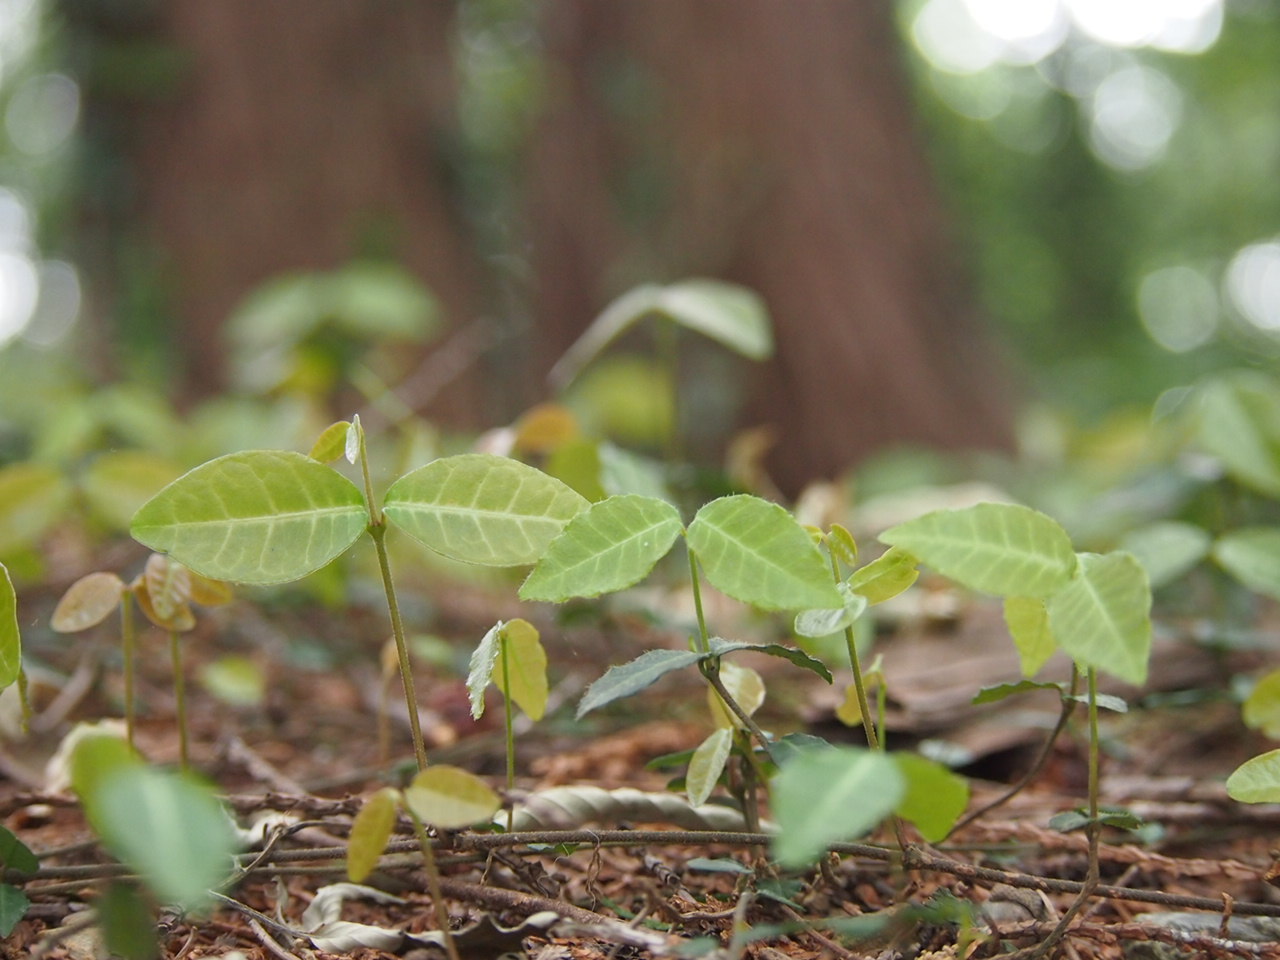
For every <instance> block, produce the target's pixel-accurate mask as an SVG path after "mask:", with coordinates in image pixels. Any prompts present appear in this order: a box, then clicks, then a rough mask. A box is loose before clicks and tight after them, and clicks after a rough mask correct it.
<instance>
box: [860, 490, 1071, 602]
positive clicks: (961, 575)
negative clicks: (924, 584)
mask: <svg viewBox="0 0 1280 960" xmlns="http://www.w3.org/2000/svg"><path fill="white" fill-rule="evenodd" d="M880 539H881V541H883V542H884V543H887V544H890V545H891V546H896V547H901V548H902V549H904V550H906V551H907V552H908V553H910V554H912V555H913V556H915V557H918V558H919V559H920V562H922V563H925V564H928V565H929V566H931V567H933V569H935V570H937V571H938V572H939V573H941V574H943V575H944V576H947V577H950V578H951V579H952V580H955V581H956V582H958V583H961V584H963V585H964V586H966V587H969V588H970V589H972V590H980V591H983V592H984V593H994V594H996V595H997V596H1014V597H1047V596H1048V595H1049V594H1051V593H1053V592H1054V591H1055V590H1058V589H1060V588H1061V587H1063V586H1065V585H1066V583H1067V581H1068V580H1070V579H1071V575H1072V573H1073V572H1074V571H1075V566H1076V556H1075V552H1074V550H1073V548H1072V546H1071V538H1070V537H1068V536H1067V533H1066V531H1065V530H1063V529H1062V527H1061V526H1059V525H1058V523H1057V522H1056V521H1054V520H1052V519H1050V518H1049V517H1047V516H1045V515H1044V514H1043V513H1038V512H1037V511H1035V510H1032V509H1030V508H1029V507H1023V506H1020V505H1018V504H1012V503H979V504H976V505H974V506H972V507H966V508H964V509H961V510H936V511H934V512H933V513H926V514H925V515H924V516H922V517H917V518H916V519H914V520H908V521H907V522H906V523H900V524H898V525H897V526H896V527H891V528H890V529H888V530H886V531H885V532H884V533H882V534H881V535H880Z"/></svg>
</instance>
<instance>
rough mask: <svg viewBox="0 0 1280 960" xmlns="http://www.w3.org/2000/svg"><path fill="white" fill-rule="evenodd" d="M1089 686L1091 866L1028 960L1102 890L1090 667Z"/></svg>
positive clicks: (1094, 683)
mask: <svg viewBox="0 0 1280 960" xmlns="http://www.w3.org/2000/svg"><path fill="white" fill-rule="evenodd" d="M1085 676H1086V678H1087V683H1088V692H1089V823H1088V824H1087V825H1086V827H1085V831H1086V835H1087V836H1088V838H1089V866H1088V869H1087V870H1086V872H1085V876H1084V883H1082V884H1081V885H1080V892H1079V893H1077V894H1076V898H1075V900H1073V901H1072V902H1071V906H1069V907H1068V908H1067V910H1066V912H1065V913H1063V915H1062V919H1061V920H1059V921H1058V925H1057V926H1055V927H1054V928H1053V930H1052V931H1051V932H1050V933H1049V935H1048V936H1047V937H1045V939H1044V940H1043V942H1041V943H1040V944H1039V945H1038V946H1037V947H1036V948H1035V950H1034V951H1033V952H1032V953H1030V954H1028V960H1034V958H1038V957H1047V956H1050V955H1051V952H1052V951H1053V949H1054V948H1055V947H1057V945H1058V943H1059V942H1061V940H1062V938H1063V937H1064V936H1066V934H1067V928H1068V927H1070V926H1071V922H1072V921H1073V920H1075V918H1076V916H1077V915H1078V914H1079V913H1080V911H1081V910H1082V909H1083V908H1084V905H1085V903H1086V902H1087V901H1088V900H1089V898H1090V897H1091V896H1093V894H1094V891H1095V890H1097V889H1098V880H1099V876H1100V871H1099V869H1098V836H1099V834H1100V832H1101V830H1102V824H1100V823H1099V822H1098V762H1099V749H1098V671H1097V668H1095V667H1088V668H1087V672H1086V674H1085Z"/></svg>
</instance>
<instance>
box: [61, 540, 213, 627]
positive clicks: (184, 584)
mask: <svg viewBox="0 0 1280 960" xmlns="http://www.w3.org/2000/svg"><path fill="white" fill-rule="evenodd" d="M127 594H132V595H133V597H134V598H135V599H136V600H137V601H138V606H139V607H141V608H142V612H143V614H145V615H146V617H147V619H148V620H150V621H151V622H152V623H154V624H155V625H156V626H158V627H161V628H162V629H165V630H173V631H176V632H184V631H187V630H191V629H192V628H193V627H195V624H196V619H195V614H194V613H193V612H192V610H191V604H192V603H197V604H200V605H201V606H206V607H212V606H218V605H221V604H224V603H229V602H230V600H231V589H230V587H228V586H227V585H226V584H225V583H222V582H221V581H218V580H210V579H209V578H207V577H202V576H200V575H199V574H196V573H192V572H191V571H190V570H188V569H187V568H186V567H184V566H183V565H182V564H180V563H178V562H177V561H176V560H173V559H172V558H170V557H167V556H165V555H164V554H160V553H153V554H152V555H151V556H150V557H148V558H147V563H146V567H145V568H144V569H143V572H142V574H141V576H139V577H136V578H135V579H134V581H133V583H131V584H129V585H126V584H125V582H124V581H123V580H121V579H120V578H119V577H118V576H116V575H115V574H114V573H108V572H102V571H99V572H96V573H90V574H87V575H86V576H83V577H81V578H80V579H79V580H77V581H76V582H75V583H73V584H72V585H71V586H70V587H68V588H67V592H66V593H64V594H63V595H62V598H61V599H60V600H59V601H58V605H57V606H56V607H55V608H54V611H53V617H52V619H51V621H50V624H51V626H52V627H53V629H54V630H56V631H58V632H59V633H78V632H80V631H81V630H87V629H89V628H90V627H93V626H97V625H98V624H99V623H101V622H102V621H103V620H105V619H106V618H107V617H108V616H110V614H111V612H112V611H113V610H116V609H117V608H119V606H120V604H121V603H122V602H123V601H124V599H125V597H126V595H127Z"/></svg>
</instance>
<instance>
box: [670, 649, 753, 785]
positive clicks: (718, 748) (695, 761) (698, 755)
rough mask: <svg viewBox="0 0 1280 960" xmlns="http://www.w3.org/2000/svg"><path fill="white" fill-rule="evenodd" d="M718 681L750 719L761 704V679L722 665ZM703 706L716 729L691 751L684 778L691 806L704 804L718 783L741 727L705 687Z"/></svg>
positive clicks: (749, 671) (734, 666)
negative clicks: (705, 695)
mask: <svg viewBox="0 0 1280 960" xmlns="http://www.w3.org/2000/svg"><path fill="white" fill-rule="evenodd" d="M720 682H721V683H723V684H724V688H725V689H726V690H728V691H729V696H731V697H733V700H734V702H735V703H737V704H738V706H739V707H740V708H741V709H742V711H743V712H744V713H745V714H746V715H747V716H752V715H753V714H754V713H755V712H756V711H757V710H759V709H760V706H761V704H763V703H764V697H765V687H764V679H763V678H762V677H761V676H760V674H758V673H756V671H754V670H752V669H751V668H750V667H740V666H738V665H737V664H735V663H722V664H721V665H720ZM707 706H708V707H709V708H710V710H711V717H712V720H713V721H714V722H715V725H716V729H715V730H714V731H712V733H711V734H710V736H708V737H707V738H706V739H705V740H703V741H702V743H700V744H699V745H698V747H697V749H695V750H694V751H693V755H692V756H691V757H690V758H689V771H688V773H687V774H686V775H685V793H686V794H687V795H688V797H689V803H691V804H692V805H693V806H695V807H700V806H702V804H704V803H706V802H707V798H708V797H709V796H711V792H712V791H713V790H714V789H715V786H716V784H717V783H718V782H719V781H720V775H721V774H722V773H724V768H725V766H726V765H727V764H728V762H729V754H730V753H731V752H732V750H733V740H734V735H735V734H736V732H737V731H738V730H740V729H741V728H742V721H741V720H739V719H738V717H737V716H735V715H734V714H733V712H732V711H731V710H730V709H729V708H728V707H727V706H726V705H725V704H724V702H723V701H721V699H720V695H719V694H718V693H717V692H716V691H715V690H714V689H713V688H711V687H708V688H707Z"/></svg>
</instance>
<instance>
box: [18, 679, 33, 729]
mask: <svg viewBox="0 0 1280 960" xmlns="http://www.w3.org/2000/svg"><path fill="white" fill-rule="evenodd" d="M18 702H19V703H20V704H21V706H22V732H23V734H24V735H25V734H28V733H30V732H31V698H30V697H29V696H28V695H27V670H26V668H25V667H23V666H22V664H21V663H19V664H18Z"/></svg>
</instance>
